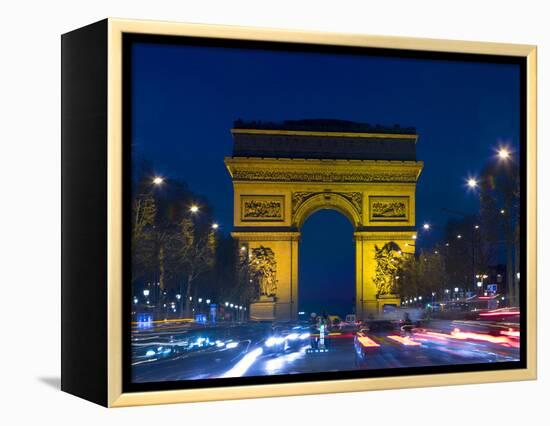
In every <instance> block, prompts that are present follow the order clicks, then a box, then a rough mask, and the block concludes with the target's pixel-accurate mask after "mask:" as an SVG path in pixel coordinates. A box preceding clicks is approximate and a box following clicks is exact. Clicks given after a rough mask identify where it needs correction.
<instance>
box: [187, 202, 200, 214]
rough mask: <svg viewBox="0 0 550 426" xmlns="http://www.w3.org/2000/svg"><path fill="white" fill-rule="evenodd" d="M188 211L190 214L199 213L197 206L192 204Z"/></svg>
mask: <svg viewBox="0 0 550 426" xmlns="http://www.w3.org/2000/svg"><path fill="white" fill-rule="evenodd" d="M189 211H190V212H191V213H197V212H198V211H199V206H197V205H195V204H193V205H192V206H191V207H190V208H189Z"/></svg>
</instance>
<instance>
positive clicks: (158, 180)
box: [153, 176, 164, 186]
mask: <svg viewBox="0 0 550 426" xmlns="http://www.w3.org/2000/svg"><path fill="white" fill-rule="evenodd" d="M163 183H164V178H163V177H161V176H155V177H154V178H153V184H155V185H157V186H159V185H162V184H163Z"/></svg>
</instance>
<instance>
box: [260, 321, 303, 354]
mask: <svg viewBox="0 0 550 426" xmlns="http://www.w3.org/2000/svg"><path fill="white" fill-rule="evenodd" d="M309 339H310V333H309V331H308V330H307V329H306V328H305V327H300V326H296V327H292V328H287V327H275V328H273V329H272V331H271V333H270V334H269V336H268V337H267V338H266V339H265V342H264V351H265V352H266V353H271V354H273V355H277V354H281V353H284V352H285V351H289V350H290V351H292V350H298V349H299V348H300V347H302V346H304V344H305V343H306V342H309Z"/></svg>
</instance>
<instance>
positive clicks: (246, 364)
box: [222, 348, 264, 377]
mask: <svg viewBox="0 0 550 426" xmlns="http://www.w3.org/2000/svg"><path fill="white" fill-rule="evenodd" d="M263 352H264V350H263V349H262V348H256V349H254V350H253V351H252V352H249V353H247V354H246V355H245V356H244V357H243V358H242V359H241V360H240V361H239V362H238V363H237V364H235V366H234V367H233V368H232V369H231V370H229V371H227V372H226V373H225V374H223V375H222V377H241V376H243V375H244V373H246V371H247V370H248V369H249V368H250V366H251V365H252V364H254V361H256V359H257V358H258V357H259V356H260V355H261V354H262V353H263Z"/></svg>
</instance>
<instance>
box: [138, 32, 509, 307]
mask: <svg viewBox="0 0 550 426" xmlns="http://www.w3.org/2000/svg"><path fill="white" fill-rule="evenodd" d="M519 87H520V85H519V66H518V65H507V64H491V63H474V62H457V61H436V60H427V59H426V60H424V59H422V60H421V59H402V58H395V59H394V58H384V57H367V56H353V55H336V54H326V53H323V54H319V53H299V52H279V51H267V50H265V51H262V50H244V49H236V48H233V49H229V48H216V47H191V46H177V45H160V44H144V43H136V44H134V45H133V47H132V108H133V109H132V112H133V115H132V158H133V161H134V164H137V162H138V161H139V160H141V159H147V160H149V161H151V162H152V164H153V166H154V167H155V170H156V171H157V172H158V173H159V174H160V175H163V176H166V177H168V178H175V179H180V180H183V181H185V182H187V184H188V185H189V186H190V188H191V189H192V190H193V191H195V192H197V193H200V194H202V195H204V196H206V197H207V198H208V199H209V200H210V201H211V203H212V205H213V207H214V214H215V217H216V219H217V220H218V221H219V223H220V225H221V227H222V230H223V231H224V232H230V230H231V225H232V220H233V217H232V216H233V212H232V187H231V179H230V177H229V174H228V173H227V170H226V169H225V166H224V163H223V158H224V157H225V156H228V155H230V154H231V148H232V140H231V134H230V129H231V127H232V124H233V121H234V120H235V119H238V118H242V119H245V120H263V121H281V120H288V119H303V118H338V119H344V120H353V121H359V122H367V123H371V124H382V125H394V124H400V125H401V126H413V127H416V129H417V131H418V134H419V140H418V144H417V158H418V159H419V160H423V161H424V170H423V172H422V175H421V177H420V180H419V182H418V187H417V201H416V203H417V204H416V217H417V224H418V225H421V224H422V223H423V222H424V221H428V222H430V223H432V224H434V225H438V226H444V224H445V222H446V221H447V219H448V216H447V214H445V213H444V212H442V211H441V208H442V207H445V208H448V209H455V210H460V211H464V212H472V213H473V212H475V211H476V210H477V204H476V200H475V197H474V196H473V195H471V194H468V193H467V191H465V186H464V183H465V179H466V178H467V177H468V176H469V175H476V174H477V173H478V172H479V171H480V169H481V168H482V166H483V165H484V163H485V162H486V161H487V160H488V159H489V158H490V157H491V156H493V155H494V150H495V148H496V147H497V146H499V144H500V143H502V141H504V142H505V143H506V144H507V145H508V146H509V147H510V148H511V149H512V151H513V152H514V153H515V154H516V155H519V105H520V103H519V100H520V91H519ZM334 215H336V213H334V212H329V211H326V212H325V211H323V212H318V213H316V214H315V215H313V216H312V217H311V218H310V219H309V220H308V221H307V222H306V224H305V226H304V229H303V242H302V247H301V253H300V255H301V260H300V280H301V281H300V286H301V287H300V296H301V297H302V296H303V297H302V299H303V300H306V299H308V298H309V297H308V295H309V294H311V295H312V294H314V293H315V294H323V293H327V291H328V289H329V288H330V287H331V286H332V285H334V280H335V279H338V278H336V277H339V276H341V279H340V281H341V284H338V285H341V286H342V292H341V294H342V296H341V300H340V302H338V303H339V306H340V305H342V304H344V301H346V302H345V304H346V307H336V305H335V306H334V307H332V306H330V307H326V309H328V310H336V311H339V312H340V313H344V311H346V310H348V308H347V305H349V304H350V303H351V297H352V294H353V286H354V278H353V274H354V271H353V262H354V260H353V246H352V243H351V232H352V231H351V226H350V225H349V224H348V223H346V221H345V220H339V219H340V218H334ZM310 222H311V223H310ZM327 225H328V226H329V227H330V228H331V231H330V232H331V234H332V236H331V237H332V244H331V245H329V244H319V243H320V241H315V242H313V241H314V240H315V238H316V237H315V235H316V234H317V233H318V231H319V230H321V229H326V227H327ZM309 235H311V237H309V238H308V236H309ZM308 239H309V240H310V241H309V242H308ZM419 242H420V241H419ZM327 246H330V249H327ZM342 253H344V254H345V253H348V254H349V255H346V256H342ZM320 265H324V266H323V268H320V267H319V266H320ZM306 293H307V294H306ZM302 307H303V308H304V309H309V308H311V309H314V308H315V309H324V308H325V307H322V306H321V302H319V303H316V304H315V306H313V305H311V306H309V305H308V306H302Z"/></svg>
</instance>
